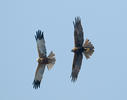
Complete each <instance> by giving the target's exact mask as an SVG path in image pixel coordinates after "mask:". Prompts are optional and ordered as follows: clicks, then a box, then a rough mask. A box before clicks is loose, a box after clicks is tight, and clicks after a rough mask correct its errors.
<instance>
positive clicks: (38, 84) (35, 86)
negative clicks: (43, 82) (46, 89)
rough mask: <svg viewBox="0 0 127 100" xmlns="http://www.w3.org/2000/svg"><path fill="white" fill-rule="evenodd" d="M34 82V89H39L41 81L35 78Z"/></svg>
mask: <svg viewBox="0 0 127 100" xmlns="http://www.w3.org/2000/svg"><path fill="white" fill-rule="evenodd" d="M32 84H33V88H34V89H38V88H40V81H38V80H37V81H36V80H34V81H33V83H32Z"/></svg>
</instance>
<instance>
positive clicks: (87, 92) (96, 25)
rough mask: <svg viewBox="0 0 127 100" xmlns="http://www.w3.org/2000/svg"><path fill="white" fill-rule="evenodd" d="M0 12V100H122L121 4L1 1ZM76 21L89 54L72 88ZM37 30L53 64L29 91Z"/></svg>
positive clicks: (126, 87) (125, 70)
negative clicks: (89, 46)
mask: <svg viewBox="0 0 127 100" xmlns="http://www.w3.org/2000/svg"><path fill="white" fill-rule="evenodd" d="M0 13H1V14H0V46H1V47H0V49H1V50H0V51H1V52H0V60H1V61H0V100H127V53H126V51H127V1H126V0H1V1H0ZM76 16H80V17H81V21H82V26H83V29H84V38H85V39H86V38H88V39H90V41H91V42H92V43H93V44H94V46H95V52H94V54H93V56H92V57H91V59H89V60H86V59H85V57H84V59H83V63H82V67H81V70H80V73H79V76H78V80H77V81H76V82H75V83H72V82H71V79H70V75H71V69H72V61H73V53H72V52H71V49H72V48H73V47H74V37H73V31H74V28H73V21H74V18H75V17H76ZM38 29H41V30H42V31H44V37H45V41H46V48H47V52H48V53H49V52H50V51H51V50H52V51H54V52H55V54H56V64H55V66H54V67H53V69H52V70H50V71H48V69H47V68H46V69H45V73H44V77H43V80H42V82H41V86H40V88H39V89H38V90H35V89H33V86H32V82H33V80H34V74H35V70H36V67H37V62H36V58H37V57H38V53H37V48H36V41H35V38H34V34H35V32H36V31H37V30H38Z"/></svg>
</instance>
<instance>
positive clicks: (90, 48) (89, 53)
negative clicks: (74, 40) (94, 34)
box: [83, 39, 94, 59]
mask: <svg viewBox="0 0 127 100" xmlns="http://www.w3.org/2000/svg"><path fill="white" fill-rule="evenodd" d="M83 47H84V49H85V50H84V52H83V53H84V55H85V57H86V59H89V58H90V56H92V54H93V52H94V46H93V44H92V43H91V42H90V41H89V40H88V39H86V41H85V43H84V45H83Z"/></svg>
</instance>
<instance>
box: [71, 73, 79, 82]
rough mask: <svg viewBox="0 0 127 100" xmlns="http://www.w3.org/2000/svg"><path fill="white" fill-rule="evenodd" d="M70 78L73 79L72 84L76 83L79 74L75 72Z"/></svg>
mask: <svg viewBox="0 0 127 100" xmlns="http://www.w3.org/2000/svg"><path fill="white" fill-rule="evenodd" d="M70 77H71V82H76V80H77V78H78V74H77V73H75V72H72V73H71V76H70Z"/></svg>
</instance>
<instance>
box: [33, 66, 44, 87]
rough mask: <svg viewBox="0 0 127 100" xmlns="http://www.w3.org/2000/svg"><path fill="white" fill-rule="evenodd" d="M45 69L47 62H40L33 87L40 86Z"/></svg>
mask: <svg viewBox="0 0 127 100" xmlns="http://www.w3.org/2000/svg"><path fill="white" fill-rule="evenodd" d="M44 70H45V64H38V67H37V69H36V73H35V78H34V82H33V88H35V89H37V88H38V87H40V83H41V80H42V77H43V74H44Z"/></svg>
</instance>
